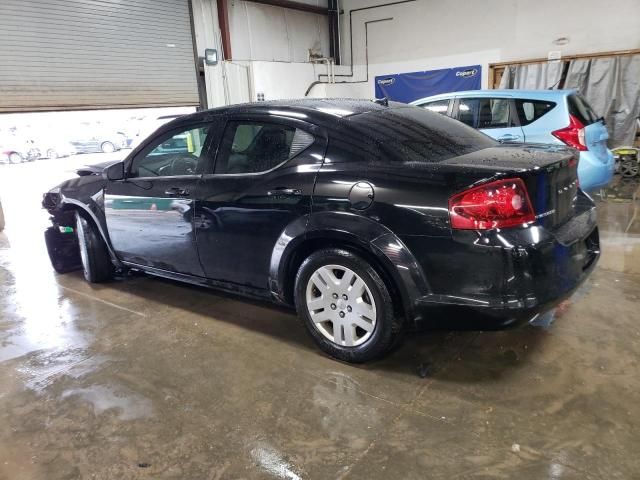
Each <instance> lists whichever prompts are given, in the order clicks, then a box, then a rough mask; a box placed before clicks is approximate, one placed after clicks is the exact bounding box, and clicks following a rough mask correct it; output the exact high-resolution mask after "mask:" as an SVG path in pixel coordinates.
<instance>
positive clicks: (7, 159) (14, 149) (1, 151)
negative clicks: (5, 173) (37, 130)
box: [0, 135, 40, 163]
mask: <svg viewBox="0 0 640 480" xmlns="http://www.w3.org/2000/svg"><path fill="white" fill-rule="evenodd" d="M39 157H40V151H39V150H38V149H37V148H36V146H35V145H34V144H33V141H32V140H25V139H23V138H20V137H18V136H15V135H3V136H0V163H22V162H32V161H34V160H36V159H38V158H39Z"/></svg>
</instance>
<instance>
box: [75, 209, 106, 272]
mask: <svg viewBox="0 0 640 480" xmlns="http://www.w3.org/2000/svg"><path fill="white" fill-rule="evenodd" d="M76 232H77V234H78V246H79V247H80V260H81V261H82V270H83V272H84V278H85V280H87V282H91V283H99V282H105V281H107V280H109V279H110V278H112V277H113V273H114V268H113V263H112V262H111V257H110V256H109V251H108V250H107V245H106V244H105V243H104V240H103V239H102V236H101V235H100V233H99V232H98V231H97V230H96V228H95V227H94V226H93V224H91V223H90V222H88V221H87V219H86V218H84V217H83V216H82V215H80V213H78V212H76Z"/></svg>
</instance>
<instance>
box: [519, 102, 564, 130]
mask: <svg viewBox="0 0 640 480" xmlns="http://www.w3.org/2000/svg"><path fill="white" fill-rule="evenodd" d="M555 106H556V103H555V102H549V101H546V100H523V99H520V98H518V99H516V110H517V111H518V119H519V120H520V125H521V126H523V127H524V126H525V125H529V124H530V123H533V122H535V121H536V120H538V119H539V118H541V117H543V116H544V115H546V114H547V113H549V112H550V111H551V110H553V107H555Z"/></svg>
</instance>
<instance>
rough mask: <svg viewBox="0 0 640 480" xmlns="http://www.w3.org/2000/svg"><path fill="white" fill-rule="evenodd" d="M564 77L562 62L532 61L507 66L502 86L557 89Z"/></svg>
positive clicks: (527, 88) (501, 82)
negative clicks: (526, 63)
mask: <svg viewBox="0 0 640 480" xmlns="http://www.w3.org/2000/svg"><path fill="white" fill-rule="evenodd" d="M561 78H562V62H560V61H554V62H545V63H531V64H528V65H515V66H513V67H506V68H505V69H504V74H503V75H502V79H501V80H500V88H516V89H526V90H546V89H556V88H558V86H559V85H560V79H561Z"/></svg>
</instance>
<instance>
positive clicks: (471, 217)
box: [449, 178, 536, 230]
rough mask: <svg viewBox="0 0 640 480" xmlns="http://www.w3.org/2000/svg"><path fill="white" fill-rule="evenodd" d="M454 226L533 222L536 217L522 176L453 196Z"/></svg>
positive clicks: (474, 227) (479, 227) (488, 226)
mask: <svg viewBox="0 0 640 480" xmlns="http://www.w3.org/2000/svg"><path fill="white" fill-rule="evenodd" d="M449 216H450V217H451V228H453V229H458V230H488V229H491V228H505V227H515V226H518V225H523V224H525V223H528V222H533V221H535V219H536V216H535V214H534V211H533V207H532V205H531V200H529V194H528V193H527V187H526V186H525V184H524V182H523V181H522V180H521V179H520V178H510V179H505V180H497V181H495V182H491V183H487V184H485V185H480V186H479V187H474V188H471V189H469V190H465V191H464V192H460V193H458V194H456V195H454V196H453V197H451V198H450V199H449Z"/></svg>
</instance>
